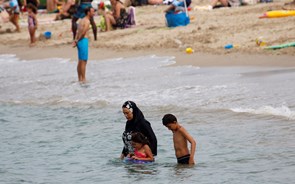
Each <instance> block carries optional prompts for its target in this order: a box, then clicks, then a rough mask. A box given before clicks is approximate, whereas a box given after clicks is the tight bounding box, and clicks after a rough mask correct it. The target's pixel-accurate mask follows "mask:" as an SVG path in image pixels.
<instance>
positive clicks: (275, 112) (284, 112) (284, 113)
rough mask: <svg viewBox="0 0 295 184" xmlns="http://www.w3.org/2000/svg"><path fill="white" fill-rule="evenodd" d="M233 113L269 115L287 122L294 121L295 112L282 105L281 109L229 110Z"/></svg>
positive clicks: (263, 107)
mask: <svg viewBox="0 0 295 184" xmlns="http://www.w3.org/2000/svg"><path fill="white" fill-rule="evenodd" d="M230 110H231V111H233V112H238V113H250V114H257V115H271V116H280V117H284V118H287V119H289V120H295V111H292V110H291V109H290V108H289V107H287V106H285V105H282V106H281V107H272V106H262V107H259V108H256V109H254V108H231V109H230Z"/></svg>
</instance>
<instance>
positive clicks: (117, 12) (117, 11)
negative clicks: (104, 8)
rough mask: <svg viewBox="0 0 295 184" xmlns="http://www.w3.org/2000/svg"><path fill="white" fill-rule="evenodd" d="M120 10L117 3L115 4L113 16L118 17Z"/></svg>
mask: <svg viewBox="0 0 295 184" xmlns="http://www.w3.org/2000/svg"><path fill="white" fill-rule="evenodd" d="M120 12H121V6H120V5H119V4H117V5H116V7H115V14H114V17H115V18H116V19H117V18H119V17H120Z"/></svg>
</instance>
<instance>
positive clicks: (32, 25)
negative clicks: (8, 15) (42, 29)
mask: <svg viewBox="0 0 295 184" xmlns="http://www.w3.org/2000/svg"><path fill="white" fill-rule="evenodd" d="M27 11H28V30H29V33H30V40H31V43H30V45H31V46H33V45H34V44H35V42H36V38H35V32H36V30H37V28H38V21H37V8H36V6H34V5H33V4H28V5H27Z"/></svg>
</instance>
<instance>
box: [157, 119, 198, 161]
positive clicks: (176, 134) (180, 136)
mask: <svg viewBox="0 0 295 184" xmlns="http://www.w3.org/2000/svg"><path fill="white" fill-rule="evenodd" d="M162 122H163V125H164V126H166V127H167V128H168V129H169V130H171V131H172V132H173V143H174V149H175V155H176V158H177V162H178V163H179V164H195V161H194V157H195V150H196V145H197V143H196V141H195V140H194V138H193V137H192V136H191V135H190V134H189V133H188V132H187V131H186V129H185V128H184V127H183V126H181V125H180V124H179V123H178V122H177V119H176V117H175V116H174V115H172V114H166V115H165V116H164V117H163V119H162ZM187 142H190V144H191V149H190V151H189V149H188V146H187Z"/></svg>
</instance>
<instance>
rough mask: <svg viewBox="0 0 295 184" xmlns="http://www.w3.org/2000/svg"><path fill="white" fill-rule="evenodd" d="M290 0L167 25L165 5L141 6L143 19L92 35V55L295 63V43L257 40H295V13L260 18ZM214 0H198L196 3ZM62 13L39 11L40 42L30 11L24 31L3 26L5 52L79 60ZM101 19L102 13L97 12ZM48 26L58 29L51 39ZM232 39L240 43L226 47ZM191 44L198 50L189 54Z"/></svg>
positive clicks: (198, 14)
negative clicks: (33, 35) (33, 41)
mask: <svg viewBox="0 0 295 184" xmlns="http://www.w3.org/2000/svg"><path fill="white" fill-rule="evenodd" d="M285 2H289V1H275V2H274V3H261V4H256V5H248V6H242V7H237V8H220V9H214V10H211V11H204V10H203V11H201V10H191V11H190V12H189V15H190V17H191V23H190V24H189V25H188V26H185V27H177V28H172V29H171V28H167V27H166V26H165V17H164V13H163V11H164V9H165V8H166V6H165V5H158V6H143V7H136V20H137V25H136V26H135V27H133V28H128V29H124V30H115V31H111V32H98V40H97V41H94V40H93V35H92V33H90V36H91V43H90V56H89V57H90V58H89V59H90V60H92V59H95V60H102V59H107V58H116V57H133V56H143V55H151V54H155V55H159V56H175V58H176V61H177V64H191V65H198V66H227V65H231V66H233V65H254V66H295V48H294V47H290V48H284V49H279V50H266V49H263V48H262V47H259V46H257V45H256V39H257V38H259V37H262V39H263V41H265V42H266V43H267V44H268V45H277V44H283V43H288V42H294V41H295V31H294V28H295V24H294V21H295V16H290V17H285V18H273V19H259V18H258V17H259V16H261V15H262V14H263V13H265V12H266V11H268V10H281V9H282V7H283V6H284V3H285ZM207 3H208V1H193V3H192V7H194V6H196V5H205V4H207ZM55 15H56V14H45V13H43V14H41V13H40V14H38V20H39V28H38V30H37V37H38V42H37V45H36V46H35V47H29V33H28V31H27V16H26V15H22V16H21V33H10V30H13V29H14V27H13V26H12V24H10V23H5V24H2V25H1V28H0V54H16V55H17V56H18V57H20V58H24V59H38V58H47V57H62V58H71V59H72V60H77V51H76V49H74V48H72V47H71V43H72V33H71V21H70V20H69V19H67V20H63V21H53V19H54V17H55ZM95 21H96V23H97V24H98V23H99V21H100V16H95ZM45 31H51V32H52V38H51V39H48V40H46V39H45V38H44V36H43V33H44V32H45ZM226 44H233V45H236V46H237V47H235V48H233V49H228V50H227V49H224V46H225V45H226ZM187 47H191V48H192V49H194V51H195V52H194V53H193V54H186V53H185V49H186V48H187Z"/></svg>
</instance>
